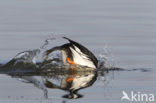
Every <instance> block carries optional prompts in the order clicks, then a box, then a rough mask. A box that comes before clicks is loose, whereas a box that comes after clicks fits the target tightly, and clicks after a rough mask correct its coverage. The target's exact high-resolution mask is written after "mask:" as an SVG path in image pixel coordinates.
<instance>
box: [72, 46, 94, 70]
mask: <svg viewBox="0 0 156 103" xmlns="http://www.w3.org/2000/svg"><path fill="white" fill-rule="evenodd" d="M70 50H71V52H72V55H73V61H74V62H75V63H76V64H78V65H82V66H87V67H91V68H96V67H95V66H94V64H93V62H92V61H90V59H89V58H87V57H86V56H85V54H83V53H82V52H81V53H79V52H78V51H75V50H74V49H73V48H71V47H70ZM83 56H85V57H83Z"/></svg>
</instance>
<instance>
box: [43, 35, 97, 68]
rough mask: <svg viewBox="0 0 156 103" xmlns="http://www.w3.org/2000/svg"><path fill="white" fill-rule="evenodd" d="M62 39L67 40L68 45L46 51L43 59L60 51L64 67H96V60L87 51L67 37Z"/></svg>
mask: <svg viewBox="0 0 156 103" xmlns="http://www.w3.org/2000/svg"><path fill="white" fill-rule="evenodd" d="M63 39H66V40H68V43H66V44H63V45H61V46H56V47H53V48H51V49H49V50H46V51H45V59H46V58H48V55H49V54H50V53H52V52H54V51H56V50H59V51H61V54H62V61H63V64H64V65H75V66H76V65H80V66H84V67H89V68H97V67H98V60H97V58H96V56H95V55H94V54H93V53H92V52H91V51H90V50H89V49H87V48H86V47H85V46H83V45H81V44H80V43H78V42H76V41H73V40H71V39H69V38H67V37H63Z"/></svg>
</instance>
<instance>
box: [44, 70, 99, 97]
mask: <svg viewBox="0 0 156 103" xmlns="http://www.w3.org/2000/svg"><path fill="white" fill-rule="evenodd" d="M96 78H97V73H96V72H76V71H72V74H66V75H64V76H63V77H62V78H61V80H60V81H61V82H60V84H55V83H54V82H52V81H51V80H50V79H44V83H45V86H46V87H47V88H51V89H61V90H65V91H68V92H69V94H67V95H64V96H63V98H68V99H76V98H81V97H83V95H81V94H79V93H78V91H79V90H80V89H84V88H87V87H90V86H92V84H93V83H94V82H95V81H96Z"/></svg>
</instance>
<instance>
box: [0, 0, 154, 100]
mask: <svg viewBox="0 0 156 103" xmlns="http://www.w3.org/2000/svg"><path fill="white" fill-rule="evenodd" d="M155 5H156V1H155V0H78V1H74V0H68V1H65V0H31V1H30V0H0V15H1V16H0V63H1V64H4V63H6V62H7V61H9V60H11V59H12V58H13V57H14V56H15V55H16V54H17V53H19V52H22V51H25V50H30V49H36V48H39V47H40V46H41V45H42V44H43V43H44V40H45V39H47V38H49V37H51V36H52V37H53V35H55V36H58V37H60V36H67V37H69V38H71V39H73V40H75V41H77V42H79V43H81V44H83V45H84V46H86V47H87V48H89V49H90V50H91V51H92V52H93V53H94V54H95V55H96V56H97V57H98V56H99V54H105V55H106V57H107V59H108V64H111V65H113V66H115V67H118V68H123V69H124V71H113V72H112V71H111V72H109V73H108V75H107V76H100V77H99V79H97V80H96V81H95V83H94V84H93V85H92V86H90V87H88V88H85V89H82V90H80V91H79V93H80V94H83V95H84V97H83V98H80V99H72V100H71V99H64V98H62V95H63V94H65V93H66V92H64V91H62V90H58V89H48V97H49V98H48V99H44V96H43V92H42V91H41V90H40V89H38V88H37V87H35V86H34V85H33V84H31V83H23V82H21V81H19V80H17V79H16V78H11V76H8V75H5V74H1V75H0V103H21V102H22V103H61V102H67V103H129V101H127V100H123V101H121V97H122V96H123V94H122V92H123V91H126V92H127V93H128V95H130V92H131V91H135V92H136V93H137V92H141V93H147V94H154V95H155V96H156V94H155V93H156V68H155V67H156V46H155V45H156V6H155ZM55 44H57V43H56V42H54V43H53V44H52V46H54V45H55ZM104 50H106V51H104ZM134 69H137V70H134ZM128 70H129V71H128ZM142 70H145V71H142ZM155 99H156V97H155ZM155 101H156V100H155ZM140 103H143V102H140ZM151 103H154V102H151Z"/></svg>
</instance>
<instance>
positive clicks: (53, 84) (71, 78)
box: [0, 59, 97, 99]
mask: <svg viewBox="0 0 156 103" xmlns="http://www.w3.org/2000/svg"><path fill="white" fill-rule="evenodd" d="M22 66H23V67H22ZM39 66H40V64H38V65H37V66H35V65H34V64H32V63H29V62H26V61H24V62H23V61H20V62H19V59H13V60H11V61H10V62H8V63H7V64H5V65H3V66H1V71H0V72H1V73H5V74H8V75H10V76H12V77H14V78H19V80H20V81H22V82H25V83H32V84H34V86H35V87H37V88H39V89H41V90H43V92H44V97H45V98H48V90H47V88H51V89H61V90H64V91H68V92H69V94H66V95H63V98H68V99H76V98H81V97H83V95H81V94H79V93H78V91H79V90H80V89H84V88H87V87H90V86H92V84H93V83H94V82H95V81H96V78H97V71H93V70H87V71H77V70H73V68H70V67H69V68H68V69H67V67H64V68H60V67H57V68H56V66H54V68H53V69H52V68H50V69H49V68H45V69H43V68H42V69H41V68H40V67H39ZM55 69H56V70H57V71H55ZM76 69H79V68H76ZM80 69H82V67H81V68H80ZM80 69H79V70H80ZM83 69H87V68H83Z"/></svg>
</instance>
